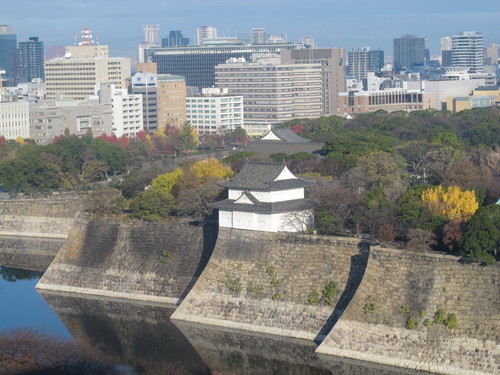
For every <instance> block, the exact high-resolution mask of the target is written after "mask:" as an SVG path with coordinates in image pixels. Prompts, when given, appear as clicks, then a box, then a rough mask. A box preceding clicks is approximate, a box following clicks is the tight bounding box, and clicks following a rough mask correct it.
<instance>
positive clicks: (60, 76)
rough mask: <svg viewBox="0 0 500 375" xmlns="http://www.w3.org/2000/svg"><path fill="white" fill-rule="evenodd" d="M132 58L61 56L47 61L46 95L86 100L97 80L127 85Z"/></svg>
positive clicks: (122, 87) (92, 91)
mask: <svg viewBox="0 0 500 375" xmlns="http://www.w3.org/2000/svg"><path fill="white" fill-rule="evenodd" d="M128 77H130V59H128V58H124V57H108V58H104V57H97V58H83V59H78V58H72V57H69V58H61V59H54V60H49V61H46V62H45V82H46V87H47V99H56V98H57V99H58V98H60V97H62V96H63V97H66V98H71V99H75V100H84V99H86V98H88V97H89V96H91V95H94V94H95V87H96V84H97V83H105V82H108V83H111V84H113V85H114V86H115V87H116V88H117V89H124V88H126V81H125V80H126V79H127V78H128Z"/></svg>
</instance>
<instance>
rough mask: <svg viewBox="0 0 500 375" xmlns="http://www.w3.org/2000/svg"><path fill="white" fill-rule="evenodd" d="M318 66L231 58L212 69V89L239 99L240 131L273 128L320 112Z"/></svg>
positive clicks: (320, 79) (314, 115)
mask: <svg viewBox="0 0 500 375" xmlns="http://www.w3.org/2000/svg"><path fill="white" fill-rule="evenodd" d="M321 76H322V68H321V65H320V64H267V63H247V62H244V61H243V60H242V59H239V60H237V59H233V60H230V61H229V62H228V63H226V64H219V65H217V66H216V68H215V80H216V86H217V87H219V88H227V89H228V93H229V94H231V95H241V96H243V116H244V125H243V126H244V128H245V130H247V132H248V133H249V134H255V131H254V130H253V127H254V126H255V127H258V128H261V127H262V126H263V125H269V124H270V125H275V124H278V123H280V122H282V121H286V120H292V119H294V118H314V117H319V116H321V115H322V113H323V109H322V101H321V92H322V90H321V87H322V77H321Z"/></svg>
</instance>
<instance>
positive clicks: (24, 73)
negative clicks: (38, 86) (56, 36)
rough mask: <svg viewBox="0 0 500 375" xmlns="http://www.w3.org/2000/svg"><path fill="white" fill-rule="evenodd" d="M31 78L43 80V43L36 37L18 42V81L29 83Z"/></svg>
mask: <svg viewBox="0 0 500 375" xmlns="http://www.w3.org/2000/svg"><path fill="white" fill-rule="evenodd" d="M33 78H41V79H43V80H45V70H44V57H43V42H40V41H38V38H37V37H31V38H29V41H28V42H19V81H20V82H31V80H32V79H33Z"/></svg>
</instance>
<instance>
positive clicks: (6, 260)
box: [0, 236, 64, 271]
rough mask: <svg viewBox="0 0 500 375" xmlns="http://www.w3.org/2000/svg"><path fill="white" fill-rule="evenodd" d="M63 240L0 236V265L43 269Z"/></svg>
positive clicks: (47, 265)
mask: <svg viewBox="0 0 500 375" xmlns="http://www.w3.org/2000/svg"><path fill="white" fill-rule="evenodd" d="M63 243H64V240H62V239H56V238H50V239H49V238H31V237H11V236H5V237H1V236H0V266H6V267H13V268H21V269H25V270H33V271H45V270H46V269H47V268H48V267H49V265H50V263H51V262H52V261H53V260H54V257H55V256H56V254H57V252H58V251H59V249H60V248H61V246H62V244H63Z"/></svg>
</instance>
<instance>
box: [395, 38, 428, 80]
mask: <svg viewBox="0 0 500 375" xmlns="http://www.w3.org/2000/svg"><path fill="white" fill-rule="evenodd" d="M424 50H425V39H424V38H421V37H419V36H417V35H403V36H402V37H401V38H394V71H396V72H399V71H401V70H403V69H404V68H406V69H413V67H415V65H423V64H424V62H425V55H424Z"/></svg>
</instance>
